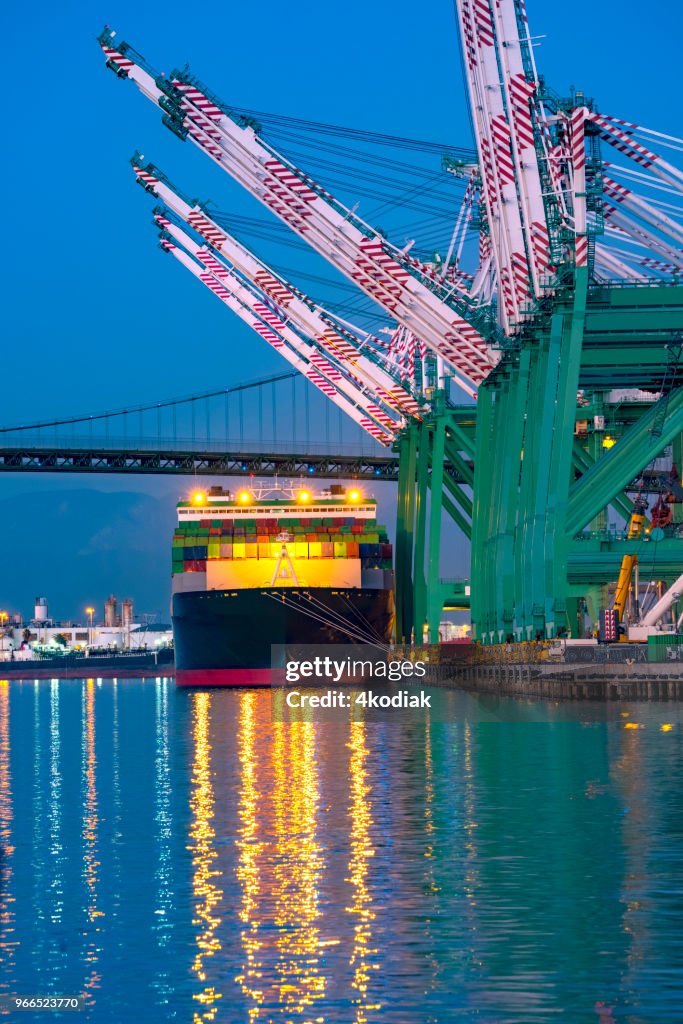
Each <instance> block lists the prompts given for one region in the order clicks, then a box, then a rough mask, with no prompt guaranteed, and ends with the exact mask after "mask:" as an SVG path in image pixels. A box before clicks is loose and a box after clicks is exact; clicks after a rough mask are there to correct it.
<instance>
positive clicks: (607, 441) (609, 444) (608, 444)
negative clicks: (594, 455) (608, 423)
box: [602, 434, 617, 448]
mask: <svg viewBox="0 0 683 1024" xmlns="http://www.w3.org/2000/svg"><path fill="white" fill-rule="evenodd" d="M616 443H617V442H616V441H615V439H614V438H613V437H610V436H609V434H605V436H604V437H603V439H602V447H603V448H614V446H615V444H616Z"/></svg>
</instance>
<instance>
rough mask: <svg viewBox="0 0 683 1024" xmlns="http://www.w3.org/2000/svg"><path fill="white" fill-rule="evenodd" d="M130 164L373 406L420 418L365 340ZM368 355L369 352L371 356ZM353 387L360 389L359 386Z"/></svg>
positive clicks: (166, 184)
mask: <svg viewBox="0 0 683 1024" xmlns="http://www.w3.org/2000/svg"><path fill="white" fill-rule="evenodd" d="M131 165H132V167H133V170H134V171H135V175H136V177H137V180H138V182H139V183H140V184H141V185H143V186H144V188H145V189H146V190H147V191H148V192H150V193H152V194H153V195H155V196H157V197H158V198H159V199H161V200H162V202H164V203H165V205H166V206H167V207H168V209H169V210H171V211H173V213H174V214H176V216H177V217H179V218H180V219H181V220H183V221H184V222H185V223H186V224H187V225H188V226H189V227H190V228H191V229H192V230H193V231H195V232H196V233H197V234H198V235H200V236H201V238H202V239H203V240H204V241H205V242H207V243H208V244H209V246H210V247H211V248H212V250H213V251H214V252H215V253H216V255H218V256H221V257H224V258H225V259H226V260H227V262H228V263H229V265H230V266H231V267H234V268H236V269H237V270H238V272H239V273H240V274H241V275H243V276H244V277H245V278H246V280H247V281H248V282H249V284H250V286H251V287H252V288H254V289H256V290H258V292H259V293H260V294H261V295H262V296H263V298H264V301H268V302H272V303H274V304H275V306H276V307H277V309H278V310H279V316H280V317H281V318H282V319H284V320H286V321H290V322H292V323H293V324H294V325H295V328H296V330H298V331H300V332H301V334H302V335H303V336H304V337H306V338H307V339H308V340H309V341H312V342H313V344H314V345H315V346H316V347H317V348H318V349H320V350H322V351H321V356H322V357H324V358H325V359H328V360H329V359H332V360H333V361H335V362H336V363H338V364H339V366H340V368H341V369H343V371H344V372H345V373H346V374H348V375H349V376H350V377H352V378H353V379H354V380H355V381H357V382H359V384H360V387H361V388H363V389H365V390H366V391H367V392H368V393H370V394H371V395H372V396H373V399H374V401H376V402H378V403H380V404H384V405H386V406H387V407H388V408H390V409H394V410H397V411H398V413H399V414H400V415H402V416H407V417H419V415H420V404H419V403H418V402H417V401H416V400H415V399H414V398H413V396H412V395H411V394H410V392H409V391H407V390H406V388H404V387H403V385H402V384H401V383H400V382H399V381H396V380H394V379H393V378H392V377H391V376H390V374H389V373H388V372H387V371H386V370H385V369H384V368H383V367H382V366H379V365H377V363H375V362H374V361H373V360H372V359H370V358H369V355H366V354H365V353H364V352H362V351H360V346H361V344H362V341H361V339H360V338H359V337H358V336H356V335H354V334H353V333H352V331H351V330H350V329H349V328H348V327H347V328H343V329H342V328H340V327H339V326H338V325H336V324H335V323H334V321H333V319H332V317H331V316H330V314H328V313H327V312H326V311H325V310H323V309H322V307H321V306H320V305H319V304H317V303H315V302H314V301H313V300H312V299H310V298H309V297H308V296H307V295H305V294H304V293H303V292H302V291H301V290H300V289H298V288H296V287H295V286H294V285H292V284H291V283H290V282H289V281H286V280H285V279H284V278H283V277H281V276H280V275H279V274H276V272H275V271H274V270H272V269H271V268H270V267H269V266H268V265H267V264H266V263H264V261H263V260H262V259H260V258H259V257H258V256H256V255H255V254H254V253H253V252H252V251H251V250H250V249H248V248H247V247H246V246H245V245H244V244H243V243H242V242H239V241H238V240H237V239H236V238H234V237H233V236H232V235H230V234H229V233H228V232H227V231H226V230H225V229H224V228H222V227H220V226H219V225H218V224H217V223H216V222H215V220H213V219H212V218H211V216H210V215H209V213H208V212H207V210H206V208H205V207H204V206H201V205H199V204H197V203H195V202H192V201H191V200H188V199H187V198H186V197H185V196H183V195H182V194H181V193H180V192H179V191H178V189H177V188H176V187H175V186H174V185H173V184H172V183H171V182H170V181H169V179H168V178H167V177H166V175H164V174H163V172H162V171H160V170H159V169H158V168H157V167H155V166H154V165H153V164H147V165H145V166H143V158H142V157H140V156H139V155H138V154H136V155H135V156H134V157H133V159H132V160H131ZM370 351H371V350H370V349H367V352H368V353H369V352H370ZM354 388H355V389H357V385H356V384H354Z"/></svg>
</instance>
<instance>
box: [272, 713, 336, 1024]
mask: <svg viewBox="0 0 683 1024" xmlns="http://www.w3.org/2000/svg"><path fill="white" fill-rule="evenodd" d="M315 728H316V727H315V726H314V725H313V724H311V723H310V722H295V723H292V724H291V725H284V724H282V723H277V724H275V725H274V726H273V739H272V760H271V770H272V774H273V780H274V786H273V797H272V799H273V806H274V823H273V831H274V847H275V848H274V858H273V859H274V870H273V876H272V883H271V885H272V893H273V897H274V914H273V917H274V923H275V925H276V927H277V932H276V937H275V948H276V953H277V960H276V965H275V970H276V972H277V973H276V977H275V978H274V979H273V980H274V985H275V994H274V995H275V998H274V1001H273V1005H274V1006H277V1008H278V1012H279V1013H281V1014H284V1015H285V1016H286V1017H291V1016H292V1015H293V1014H297V1015H299V1016H301V1015H304V1019H309V1017H310V1015H311V1014H312V1013H313V1010H312V1009H311V1008H312V1007H313V1005H314V1004H315V1002H316V1001H317V1000H319V999H321V998H322V996H323V995H324V992H325V977H324V974H323V971H322V965H321V954H322V950H323V942H322V938H321V932H320V921H321V909H320V892H319V889H320V883H321V879H322V875H323V871H324V868H325V864H324V860H323V855H322V848H321V845H320V842H319V839H318V836H317V828H318V812H319V800H320V795H319V789H318V770H319V769H318V763H317V760H316V747H315Z"/></svg>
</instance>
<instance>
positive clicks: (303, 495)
mask: <svg viewBox="0 0 683 1024" xmlns="http://www.w3.org/2000/svg"><path fill="white" fill-rule="evenodd" d="M296 499H297V501H298V502H300V503H301V504H302V505H305V504H306V503H307V502H309V501H310V500H311V492H310V491H299V493H298V494H297V496H296Z"/></svg>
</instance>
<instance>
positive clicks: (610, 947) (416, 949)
mask: <svg viewBox="0 0 683 1024" xmlns="http://www.w3.org/2000/svg"><path fill="white" fill-rule="evenodd" d="M435 699H436V700H438V701H440V702H442V704H443V708H446V709H449V713H450V721H445V722H444V721H443V719H444V718H448V717H449V716H448V715H447V714H446V715H443V714H442V715H441V716H440V718H441V720H439V721H437V720H434V721H431V722H430V721H426V722H423V723H418V724H416V723H415V722H412V723H410V724H408V723H403V724H401V722H395V723H392V724H387V723H384V724H376V723H363V722H356V723H345V724H337V725H331V724H327V723H325V724H320V723H319V724H315V723H310V722H309V723H294V724H291V725H289V724H284V723H278V724H272V723H271V719H270V696H269V694H267V693H259V692H253V691H241V692H236V691H233V692H190V693H186V692H177V691H176V690H175V688H174V686H173V683H172V682H170V681H168V680H162V679H159V680H148V681H146V682H142V681H133V680H125V681H120V682H118V683H114V682H107V681H103V682H101V683H100V682H99V681H98V682H96V681H95V680H83V681H70V682H59V681H56V680H55V681H49V680H47V681H41V682H39V683H33V682H32V681H31V682H25V683H22V682H18V681H17V682H10V683H8V682H6V681H0V847H1V852H2V861H1V862H0V870H1V872H2V888H1V890H0V993H11V994H12V993H15V994H26V993H37V992H38V991H40V990H42V992H43V994H49V993H50V992H52V993H56V994H58V993H60V992H61V993H66V994H73V993H82V994H84V995H86V997H87V1003H88V1009H87V1010H86V1013H85V1014H84V1018H83V1019H86V1020H88V1021H94V1022H100V1021H102V1022H105V1021H106V1022H109V1021H112V1022H113V1021H116V1022H121V1021H128V1020H131V1021H134V1020H143V1019H144V1020H145V1021H146V1022H150V1024H156V1022H163V1021H182V1022H194V1024H200V1022H205V1021H206V1022H211V1021H213V1022H217V1024H243V1022H245V1021H249V1022H255V1024H258V1022H263V1024H271V1022H272V1024H279V1022H282V1024H289V1022H291V1024H351V1022H353V1024H376V1022H379V1024H441V1022H445V1024H448V1022H450V1021H464V1022H474V1021H476V1022H478V1024H494V1022H495V1024H537V1022H538V1024H545V1022H550V1021H554V1020H556V1019H557V1018H558V1016H562V1017H563V1018H564V1019H566V1020H568V1021H570V1022H571V1024H574V1022H576V1024H581V1022H583V1021H586V1022H591V1021H595V1022H597V1024H600V1022H601V1020H602V1021H604V1020H609V1019H613V1020H615V1021H622V1022H628V1024H649V1022H650V1021H652V1022H654V1021H660V1020H661V1021H662V1022H666V1024H675V1022H679V1021H683V1010H681V1007H682V1006H683V973H682V970H681V964H683V938H682V935H681V929H680V920H681V911H683V898H682V896H681V888H680V878H681V875H682V873H683V847H682V844H681V838H682V832H681V822H682V821H683V787H682V785H681V783H682V782H683V765H682V763H681V739H682V736H683V730H682V729H681V721H680V719H681V716H680V712H679V710H678V706H677V705H650V706H643V705H640V706H638V705H631V706H628V707H624V709H623V715H619V714H618V713H617V715H616V716H615V718H616V720H615V721H611V722H606V721H600V720H591V716H590V715H587V713H586V709H587V706H586V705H576V706H575V707H573V708H572V709H570V711H569V712H567V709H566V708H565V709H564V711H563V714H562V715H560V714H559V712H558V709H557V708H555V707H553V706H550V705H549V706H543V705H539V704H534V705H529V708H528V715H529V717H530V718H533V719H534V721H532V722H525V721H507V722H505V721H488V722H483V723H482V722H480V721H476V720H475V716H474V715H473V710H475V709H476V707H475V706H476V700H475V699H474V698H472V697H469V696H465V695H458V694H453V693H447V692H446V693H444V692H441V693H439V694H437V695H436V697H435ZM515 710H516V714H517V716H518V717H521V718H524V715H525V714H526V713H527V712H526V711H525V707H524V705H519V706H516V708H515ZM543 716H545V718H546V721H539V719H542V718H543ZM562 717H564V718H565V719H566V718H569V719H571V718H572V717H573V718H574V720H569V721H566V720H565V721H561V720H560V718H562ZM626 725H638V726H639V728H637V729H635V728H626V727H625V726H626ZM664 726H666V728H663V727H664ZM669 726H670V728H669ZM36 1019H44V1017H41V1018H37V1017H36ZM22 1020H24V1021H29V1020H31V1014H24V1015H23V1017H22Z"/></svg>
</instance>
